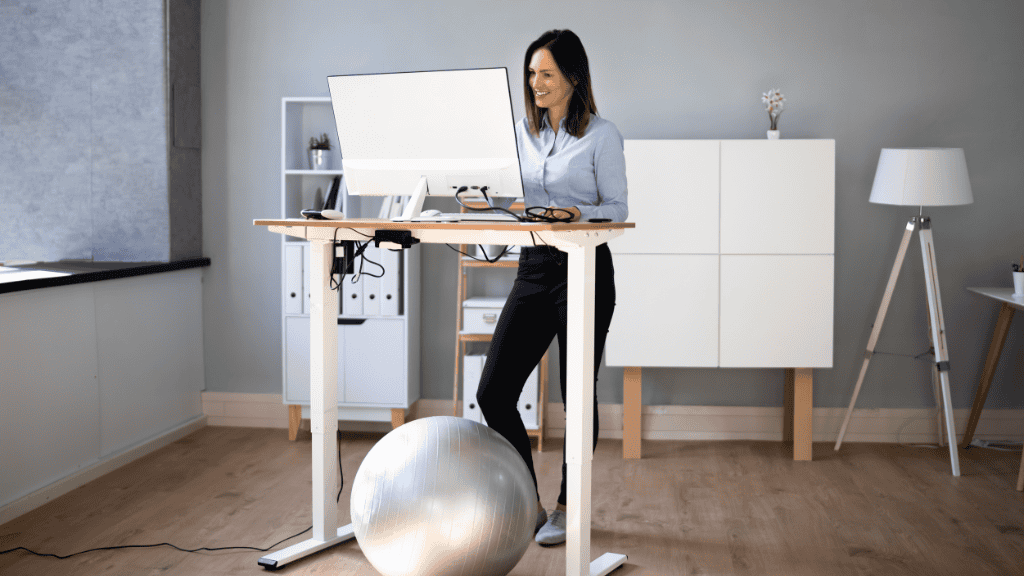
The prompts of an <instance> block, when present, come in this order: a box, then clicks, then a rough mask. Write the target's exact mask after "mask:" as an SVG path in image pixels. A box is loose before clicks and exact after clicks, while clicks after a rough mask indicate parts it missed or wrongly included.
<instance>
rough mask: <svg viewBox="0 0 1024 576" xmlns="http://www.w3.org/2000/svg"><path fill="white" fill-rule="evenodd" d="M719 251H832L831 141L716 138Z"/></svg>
mask: <svg viewBox="0 0 1024 576" xmlns="http://www.w3.org/2000/svg"><path fill="white" fill-rule="evenodd" d="M721 158H722V160H721V163H722V188H721V190H722V251H721V253H722V254H832V253H833V252H834V251H835V248H834V246H835V239H834V237H835V141H833V140H777V141H768V140H722V156H721Z"/></svg>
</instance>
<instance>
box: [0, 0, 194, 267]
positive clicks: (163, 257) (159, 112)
mask: <svg viewBox="0 0 1024 576" xmlns="http://www.w3.org/2000/svg"><path fill="white" fill-rule="evenodd" d="M168 12H170V13H172V14H176V15H177V20H176V21H177V22H182V21H183V20H184V22H188V21H189V19H188V18H187V16H186V15H188V14H191V15H192V17H191V25H187V24H186V25H182V26H178V27H177V28H176V29H174V30H172V32H173V33H174V34H175V35H176V36H175V37H176V38H178V39H179V41H178V42H177V44H176V45H177V46H178V49H176V50H174V51H172V52H171V53H170V54H169V53H168V49H167V47H168V42H167V38H168V29H167V20H168V19H167V17H166V14H167V13H168ZM183 16H186V17H184V18H183ZM198 17H199V5H198V0H145V1H143V2H139V1H137V0H78V1H75V0H63V1H61V0H45V1H37V2H27V1H24V0H5V1H3V2H0V231H2V232H3V233H2V234H0V261H4V260H9V259H29V260H40V261H53V260H61V259H84V260H105V261H110V260H123V261H167V260H172V259H180V258H192V257H199V256H201V255H202V237H201V226H200V221H201V212H200V209H199V202H200V199H201V195H200V193H199V190H200V189H199V184H200V182H199V170H198V168H199V161H200V158H199V151H198V150H194V151H193V153H192V155H191V157H188V156H187V155H186V156H183V157H182V156H181V155H180V154H179V155H178V156H179V157H176V158H174V163H173V165H172V164H171V163H169V155H173V154H174V149H173V143H172V142H171V141H170V140H169V129H168V126H171V125H173V119H172V118H171V117H170V116H169V110H168V100H169V97H168V92H169V90H168V81H167V75H168V73H167V72H168V64H169V62H171V63H175V62H178V61H183V62H186V61H188V60H189V56H191V60H192V61H194V64H191V65H181V66H178V67H177V68H178V69H180V73H179V74H178V77H179V78H185V77H188V78H190V79H191V84H192V85H195V86H196V87H197V90H196V93H198V83H199V68H198V66H199V56H198V48H199V46H198V40H199V23H198ZM189 38H194V40H192V41H187V39H189ZM182 39H185V41H182ZM193 46H194V48H193ZM193 100H194V102H193V103H192V104H191V105H190V104H189V103H188V102H187V101H182V102H180V103H179V104H184V106H179V110H181V111H182V113H183V114H182V115H181V116H182V118H181V120H184V119H186V118H193V119H194V122H192V123H188V122H185V124H186V125H193V124H194V130H193V132H194V133H195V137H193V138H192V140H193V141H194V146H196V147H197V146H198V142H199V137H198V133H199V125H198V114H199V110H198V104H199V100H198V97H196V98H193ZM184 112H188V113H187V114H184ZM179 123H180V121H179ZM190 174H193V175H194V177H189V175H190ZM172 178H176V179H177V181H175V182H169V179H172ZM172 238H173V239H174V240H175V242H174V243H173V245H172V242H171V240H172Z"/></svg>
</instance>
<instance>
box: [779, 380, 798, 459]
mask: <svg viewBox="0 0 1024 576" xmlns="http://www.w3.org/2000/svg"><path fill="white" fill-rule="evenodd" d="M795 374H796V370H795V369H793V368H786V381H785V384H784V388H783V393H782V394H783V397H782V441H783V442H785V443H787V444H789V443H791V442H792V441H793V381H794V379H795V378H796V376H795Z"/></svg>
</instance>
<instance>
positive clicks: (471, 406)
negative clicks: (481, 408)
mask: <svg viewBox="0 0 1024 576" xmlns="http://www.w3.org/2000/svg"><path fill="white" fill-rule="evenodd" d="M469 409H470V410H475V409H476V404H473V403H472V402H470V403H469Z"/></svg>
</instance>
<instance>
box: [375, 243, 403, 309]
mask: <svg viewBox="0 0 1024 576" xmlns="http://www.w3.org/2000/svg"><path fill="white" fill-rule="evenodd" d="M381 264H382V265H383V266H384V277H383V278H381V279H380V313H381V314H382V315H384V316H398V315H399V313H400V311H401V306H400V305H399V303H400V302H401V293H400V292H399V286H401V285H402V253H401V252H399V251H392V250H385V249H381Z"/></svg>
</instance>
